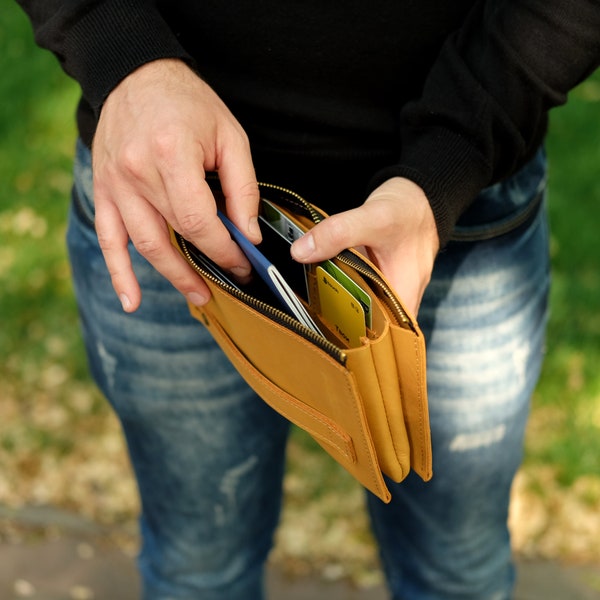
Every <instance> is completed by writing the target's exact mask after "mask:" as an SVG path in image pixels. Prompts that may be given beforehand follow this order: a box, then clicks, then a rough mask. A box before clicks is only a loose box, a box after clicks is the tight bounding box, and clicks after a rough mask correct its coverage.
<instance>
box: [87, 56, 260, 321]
mask: <svg viewBox="0 0 600 600" xmlns="http://www.w3.org/2000/svg"><path fill="white" fill-rule="evenodd" d="M92 155H93V171H94V201H95V204H96V230H97V233H98V240H99V242H100V246H101V248H102V252H103V253H104V257H105V260H106V264H107V267H108V270H109V272H110V275H111V278H112V283H113V287H114V289H115V291H116V293H117V295H118V296H119V298H120V299H121V303H122V305H123V308H124V310H126V311H128V312H131V311H134V310H136V309H137V308H138V306H139V304H140V301H141V291H140V287H139V284H138V282H137V279H136V277H135V274H134V272H133V269H132V266H131V261H130V258H129V253H128V250H127V243H128V241H129V239H131V241H132V242H133V244H134V245H135V247H136V248H137V250H138V251H139V252H140V253H141V254H142V255H143V256H145V257H146V258H147V259H148V261H149V262H150V263H151V264H152V265H153V266H154V267H155V268H156V269H157V270H158V271H159V272H160V273H162V274H163V275H164V276H165V277H166V278H167V279H169V280H170V281H171V283H172V284H173V285H174V286H175V287H176V288H177V289H178V290H179V291H180V292H182V293H183V294H184V295H185V296H187V298H188V299H190V300H191V301H192V302H194V303H196V304H204V303H205V302H207V301H208V299H209V297H210V292H209V290H208V288H207V287H206V285H205V284H204V283H203V282H202V280H201V278H200V277H198V276H197V274H195V272H194V271H193V270H192V268H191V267H190V266H189V265H188V264H187V263H186V262H185V260H184V259H183V258H182V257H181V256H180V255H179V253H178V252H177V251H176V250H175V248H174V247H173V246H172V245H171V243H170V241H169V234H168V229H167V222H168V223H170V224H171V225H172V226H173V228H174V229H175V230H176V231H178V232H179V233H180V234H181V235H183V236H184V237H185V238H186V239H188V240H190V241H191V242H192V243H193V244H194V245H196V246H197V247H198V248H200V249H201V250H202V251H203V252H204V253H205V254H207V255H208V256H209V257H210V258H211V259H213V260H214V261H215V262H216V263H218V264H219V265H220V266H221V267H223V268H224V269H226V270H230V271H232V272H233V273H234V275H237V276H238V277H241V278H243V277H246V276H248V275H249V273H250V264H249V263H248V260H247V259H246V257H245V256H244V255H243V253H242V252H241V250H240V249H239V247H238V246H237V245H236V244H235V243H234V242H233V241H232V240H231V238H230V236H229V233H228V232H227V230H226V229H225V227H224V226H223V224H222V223H221V221H220V220H219V218H218V217H217V210H216V205H215V200H214V198H213V195H212V193H211V191H210V189H209V187H208V185H207V183H206V181H205V179H204V174H205V171H213V170H218V172H219V178H220V180H221V184H222V187H223V192H224V195H225V199H226V205H227V206H226V212H227V214H228V216H229V217H230V219H231V220H232V221H233V222H234V223H235V224H236V225H237V226H238V228H239V229H240V230H241V231H242V232H243V233H244V234H246V236H247V237H248V238H249V239H250V240H251V241H252V242H254V243H257V242H259V241H260V229H259V227H258V222H257V213H258V200H259V194H258V186H257V183H256V177H255V174H254V168H253V166H252V159H251V156H250V147H249V144H248V139H247V137H246V134H245V132H244V131H243V130H242V128H241V126H240V125H239V123H238V122H237V121H236V120H235V118H234V117H233V115H232V114H231V113H230V112H229V110H228V109H227V107H226V106H225V105H224V104H223V102H222V101H221V100H220V99H219V98H218V96H217V95H216V94H215V93H214V92H213V90H212V89H211V88H210V87H209V86H208V85H207V84H206V83H204V82H203V81H202V80H201V79H200V78H199V77H198V76H197V75H196V74H195V73H194V72H193V71H192V70H191V69H190V68H189V67H188V66H187V65H186V64H185V63H183V62H181V61H179V60H171V59H165V60H157V61H155V62H151V63H148V64H146V65H144V66H142V67H140V68H139V69H137V70H136V71H134V72H133V73H131V74H130V75H129V76H128V77H126V78H125V79H124V80H123V81H122V82H121V83H120V84H119V85H118V86H117V87H116V88H115V89H114V90H113V91H112V92H111V94H110V95H109V96H108V98H107V100H106V102H105V104H104V106H103V108H102V113H101V115H100V120H99V123H98V128H97V131H96V135H95V138H94V142H93V148H92Z"/></svg>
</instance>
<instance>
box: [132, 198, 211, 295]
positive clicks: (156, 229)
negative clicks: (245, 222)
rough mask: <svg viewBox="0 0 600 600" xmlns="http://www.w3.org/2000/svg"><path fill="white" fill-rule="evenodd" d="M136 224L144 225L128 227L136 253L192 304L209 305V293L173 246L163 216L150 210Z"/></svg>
mask: <svg viewBox="0 0 600 600" xmlns="http://www.w3.org/2000/svg"><path fill="white" fill-rule="evenodd" d="M136 223H143V227H141V228H139V227H137V226H135V225H133V226H131V227H129V235H130V237H131V241H132V242H133V245H134V246H135V248H136V250H137V251H138V252H139V253H140V254H141V255H142V256H143V257H144V258H146V260H147V261H148V262H149V263H150V264H151V265H152V266H153V267H154V268H155V269H156V270H157V271H158V272H159V273H160V274H161V275H163V276H164V277H165V278H166V279H168V280H169V281H170V282H171V284H172V285H173V287H175V289H177V290H179V292H181V293H182V294H183V295H184V296H186V298H187V299H188V300H190V301H191V302H192V303H193V304H197V305H203V304H206V303H207V302H208V301H209V299H210V290H209V289H208V287H207V285H206V284H205V283H204V281H203V280H202V278H201V277H199V276H198V274H197V273H196V272H195V271H194V270H193V269H192V267H191V266H190V265H189V264H188V263H187V261H186V260H185V259H184V258H183V256H181V254H180V253H179V252H178V251H177V249H176V248H175V247H174V246H173V244H172V243H171V239H170V234H169V229H168V227H167V224H166V222H165V220H164V219H163V218H162V217H161V215H160V214H159V213H158V212H156V211H154V210H152V209H151V210H150V211H148V213H147V214H146V216H145V217H144V219H143V220H139V219H137V220H136Z"/></svg>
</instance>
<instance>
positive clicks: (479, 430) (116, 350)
mask: <svg viewBox="0 0 600 600" xmlns="http://www.w3.org/2000/svg"><path fill="white" fill-rule="evenodd" d="M538 175H539V173H538V172H537V171H536V170H535V169H533V170H532V172H531V177H530V178H529V179H528V178H527V177H526V174H525V175H524V174H523V173H521V174H520V178H521V179H520V182H519V185H518V186H517V187H518V190H519V194H521V195H523V194H524V195H525V197H527V198H529V200H530V201H533V198H534V197H535V195H536V194H537V193H539V191H540V185H541V183H540V178H539V177H538ZM502 189H503V190H505V188H504V187H503V188H502ZM513 189H514V188H513ZM486 193H487V194H490V193H492V195H493V192H490V191H489V190H488V191H486ZM73 200H74V201H73V203H72V210H71V215H70V223H69V230H68V246H69V251H70V257H71V261H72V268H73V278H74V283H75V289H76V294H77V298H78V302H79V307H80V312H81V319H82V324H83V333H84V338H85V342H86V347H87V351H88V354H89V362H90V366H91V370H92V373H93V375H94V377H95V379H96V381H97V382H98V385H99V386H100V388H101V389H102V391H103V392H104V394H105V395H106V396H107V398H108V399H109V401H110V402H111V404H112V406H113V407H114V409H115V411H116V413H117V415H118V416H119V418H120V420H121V423H122V425H123V430H124V432H125V436H126V439H127V443H128V447H129V451H130V454H131V460H132V464H133V467H134V470H135V473H136V477H137V481H138V486H139V489H140V494H141V499H142V515H141V530H142V536H143V546H142V550H141V554H140V559H139V565H140V571H141V574H142V579H143V584H144V598H146V599H147V600H166V599H167V598H178V599H184V598H185V599H190V600H191V599H195V600H213V599H214V600H217V599H218V600H258V599H260V598H263V597H264V590H263V584H262V570H263V564H264V561H265V559H266V557H267V554H268V552H269V550H270V547H271V543H272V537H273V532H274V530H275V528H276V525H277V521H278V516H279V510H280V499H281V483H282V477H283V466H284V453H285V444H286V439H287V434H288V425H287V423H286V421H285V420H284V419H283V418H281V417H280V416H279V415H277V414H276V413H274V412H273V411H272V410H271V409H269V408H268V407H267V406H266V405H265V404H264V403H263V402H262V401H261V400H260V399H259V398H257V397H256V396H255V394H254V393H253V392H252V391H251V390H249V389H248V388H247V387H246V385H245V384H244V383H243V381H242V380H241V379H240V378H239V376H238V375H237V373H236V372H235V370H234V369H233V368H232V367H231V366H230V364H229V362H228V361H227V359H226V358H225V357H224V356H223V355H222V354H221V352H220V350H219V349H218V347H217V346H216V345H215V344H214V342H213V341H212V338H211V337H210V335H209V334H208V333H207V332H206V330H205V329H204V328H203V327H202V326H201V325H200V324H199V323H198V322H196V321H194V320H193V319H192V318H191V317H190V316H189V314H188V310H187V306H186V303H185V301H184V299H183V298H182V297H180V295H179V294H178V292H176V291H175V290H174V289H173V288H172V287H171V285H170V284H169V283H168V282H166V281H165V280H164V279H163V278H162V277H161V276H160V275H158V274H157V273H156V272H155V271H154V270H153V269H152V268H151V267H150V265H149V264H148V263H147V262H146V261H145V260H144V259H143V258H142V257H141V256H139V255H138V254H137V253H136V252H135V250H134V249H133V248H132V249H131V255H132V261H133V264H134V266H135V270H136V273H137V276H138V278H139V279H140V283H141V285H142V289H143V302H142V307H141V308H140V309H139V310H138V311H137V312H136V313H134V314H132V315H127V314H125V313H123V311H122V310H121V307H120V303H119V301H118V299H117V298H116V295H115V294H114V292H113V290H112V287H111V283H110V278H109V276H108V273H107V271H106V268H105V265H104V260H103V258H102V254H101V252H100V249H99V247H98V241H97V238H96V235H95V232H94V228H93V221H94V208H93V198H92V187H91V166H90V156H89V151H88V150H87V149H86V148H85V147H83V145H81V144H80V145H79V146H78V153H77V162H76V168H75V186H74V193H73ZM547 246H548V236H547V231H546V221H545V214H544V211H543V210H541V211H540V212H539V214H538V216H537V217H536V218H535V219H534V220H532V221H529V222H528V223H527V224H526V225H523V226H521V227H520V228H518V229H516V230H514V231H512V232H511V233H509V234H506V235H503V236H501V237H497V238H495V239H492V240H489V241H484V242H477V243H466V242H461V243H451V244H450V245H449V246H448V247H447V248H446V249H445V250H444V251H443V252H442V253H441V254H440V256H439V258H438V261H437V263H436V267H435V271H434V276H433V279H432V282H431V284H430V286H429V288H428V290H427V292H426V296H425V298H424V301H423V304H422V308H421V311H420V314H419V322H420V324H421V326H422V328H423V331H424V333H425V335H426V340H427V348H428V351H427V359H428V386H429V403H430V414H431V425H432V436H433V456H434V477H433V479H432V481H430V482H428V483H423V482H422V481H420V480H419V478H418V477H414V476H412V475H411V476H409V478H408V479H407V480H405V481H404V482H402V483H400V484H394V483H390V485H391V489H392V495H393V500H392V503H391V504H390V505H384V504H383V503H381V502H380V501H379V500H377V499H375V498H373V497H372V496H370V495H369V496H368V507H369V511H370V514H371V516H372V519H373V524H374V530H375V533H376V536H377V539H378V541H379V543H380V548H381V555H382V561H383V565H384V568H385V572H386V575H387V577H388V582H389V585H390V589H391V592H392V594H393V597H394V598H396V599H400V598H402V599H403V600H442V599H444V600H452V599H460V600H470V599H473V600H475V599H476V600H492V599H493V600H504V599H507V598H509V597H510V593H511V589H512V585H513V578H514V574H513V567H512V564H511V558H510V545H509V535H508V531H507V527H506V518H507V509H508V495H509V489H510V485H511V481H512V478H513V476H514V473H515V470H516V469H517V467H518V465H519V463H520V460H521V454H522V443H523V433H524V428H525V424H526V419H527V414H528V406H529V397H530V395H531V392H532V390H533V388H534V386H535V383H536V380H537V377H538V373H539V369H540V363H541V359H542V347H543V336H544V326H545V318H546V304H547V294H548V286H549V274H548V248H547Z"/></svg>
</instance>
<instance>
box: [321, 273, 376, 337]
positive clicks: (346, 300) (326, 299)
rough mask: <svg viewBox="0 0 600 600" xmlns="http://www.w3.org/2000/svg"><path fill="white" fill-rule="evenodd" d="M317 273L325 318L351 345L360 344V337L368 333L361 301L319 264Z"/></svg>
mask: <svg viewBox="0 0 600 600" xmlns="http://www.w3.org/2000/svg"><path fill="white" fill-rule="evenodd" d="M315 274H316V277H317V290H318V294H319V303H320V307H321V315H322V316H323V319H324V320H325V321H327V322H328V323H329V325H330V326H332V327H333V329H334V330H335V331H336V333H337V334H338V336H339V337H340V338H342V339H343V340H345V342H346V343H347V344H348V346H349V347H351V348H354V347H357V346H360V343H361V342H360V338H361V337H364V336H365V335H366V334H367V331H366V326H365V311H364V309H363V307H362V305H361V303H360V302H358V300H357V299H356V298H355V297H354V296H353V295H352V294H351V293H350V292H349V291H348V290H347V289H346V288H345V287H344V286H343V285H342V284H341V283H340V282H339V281H337V280H336V279H335V278H334V277H332V276H331V275H330V274H329V273H328V272H327V271H326V270H325V269H324V268H323V267H321V266H318V267H317V268H316V270H315Z"/></svg>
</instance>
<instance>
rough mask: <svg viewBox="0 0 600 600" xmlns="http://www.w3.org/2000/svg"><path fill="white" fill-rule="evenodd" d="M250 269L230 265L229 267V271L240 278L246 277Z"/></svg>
mask: <svg viewBox="0 0 600 600" xmlns="http://www.w3.org/2000/svg"><path fill="white" fill-rule="evenodd" d="M251 271H252V268H251V267H232V268H231V272H232V273H233V274H234V275H235V276H236V277H241V278H245V277H248V275H250V272H251Z"/></svg>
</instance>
